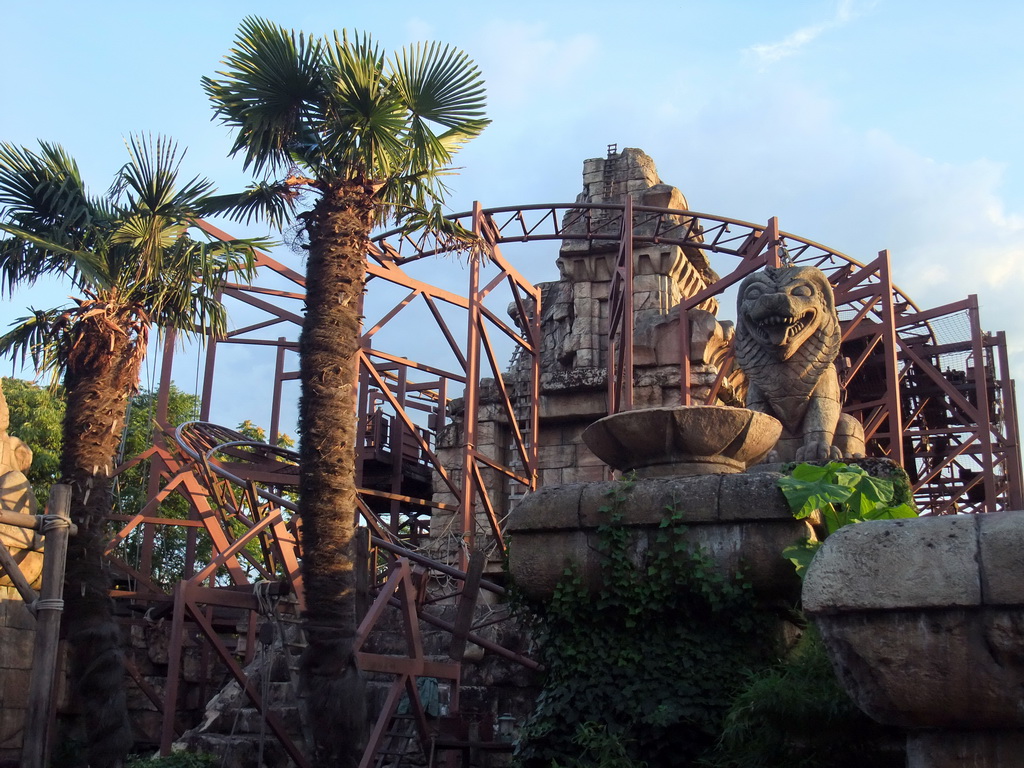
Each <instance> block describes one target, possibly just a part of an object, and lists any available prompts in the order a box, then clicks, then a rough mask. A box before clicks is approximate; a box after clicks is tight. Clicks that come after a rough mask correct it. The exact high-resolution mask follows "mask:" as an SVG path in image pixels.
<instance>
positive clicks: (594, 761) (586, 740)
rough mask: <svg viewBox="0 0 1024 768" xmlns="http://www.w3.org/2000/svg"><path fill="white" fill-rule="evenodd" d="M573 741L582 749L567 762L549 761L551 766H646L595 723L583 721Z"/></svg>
mask: <svg viewBox="0 0 1024 768" xmlns="http://www.w3.org/2000/svg"><path fill="white" fill-rule="evenodd" d="M573 742H574V743H575V744H576V745H577V746H579V747H580V749H582V750H583V751H582V752H581V753H580V755H579V757H572V758H570V759H569V760H568V761H567V762H565V763H564V764H563V763H559V762H558V761H557V760H553V761H552V762H551V766H552V768H591V767H593V768H646V766H647V763H645V762H643V761H638V760H636V759H634V758H632V757H630V756H629V752H628V751H627V750H626V745H625V744H624V743H623V741H622V739H621V738H620V737H618V736H616V735H615V734H612V733H609V732H608V729H607V728H606V727H605V726H603V725H598V724H597V723H584V724H583V725H581V726H580V727H579V729H578V730H577V731H576V736H575V737H574V738H573Z"/></svg>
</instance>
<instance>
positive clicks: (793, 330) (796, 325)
mask: <svg viewBox="0 0 1024 768" xmlns="http://www.w3.org/2000/svg"><path fill="white" fill-rule="evenodd" d="M817 316H818V313H817V312H816V311H815V310H813V309H808V310H807V311H806V312H804V313H803V314H802V315H800V316H799V317H794V316H792V315H775V314H773V315H768V316H767V317H763V318H760V319H758V320H753V322H752V326H753V329H754V333H756V334H757V335H758V337H759V338H760V340H761V342H762V343H763V344H773V345H775V346H777V347H783V346H786V345H789V344H793V343H794V342H799V341H800V340H802V339H803V338H804V335H805V331H808V330H813V329H812V326H813V325H814V323H815V321H816V320H817Z"/></svg>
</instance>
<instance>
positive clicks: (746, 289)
mask: <svg viewBox="0 0 1024 768" xmlns="http://www.w3.org/2000/svg"><path fill="white" fill-rule="evenodd" d="M840 339H841V332H840V328H839V317H838V315H837V314H836V306H835V298H834V296H833V295H832V286H831V285H829V282H828V278H827V277H826V276H825V273H824V272H822V271H821V270H820V269H816V268H814V267H785V268H779V269H775V268H772V267H768V268H767V269H765V270H764V271H763V272H757V273H755V274H753V275H750V276H748V277H747V278H746V279H745V280H744V281H743V282H742V283H741V284H740V291H739V298H738V307H737V324H736V361H737V363H738V364H739V366H740V368H741V369H742V370H743V372H744V373H745V374H746V376H747V381H748V389H747V407H748V408H750V409H751V410H755V411H761V412H763V413H768V414H771V415H772V416H774V417H775V418H777V419H778V420H779V421H781V422H782V427H783V431H782V437H780V438H779V442H778V444H777V445H776V446H775V450H774V451H773V452H772V453H771V454H770V455H769V457H768V460H769V461H824V460H827V459H839V458H852V457H855V456H862V455H863V454H864V431H863V429H862V428H861V426H860V423H859V422H857V420H856V419H854V418H853V417H851V416H849V415H847V414H844V413H843V412H842V405H841V400H840V390H839V376H838V374H837V373H836V367H835V359H836V357H837V356H838V354H839V342H840Z"/></svg>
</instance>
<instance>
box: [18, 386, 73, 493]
mask: <svg viewBox="0 0 1024 768" xmlns="http://www.w3.org/2000/svg"><path fill="white" fill-rule="evenodd" d="M3 388H4V397H5V398H6V399H7V408H8V411H9V412H10V418H11V426H10V428H9V429H8V430H7V431H8V433H9V434H11V435H13V436H14V437H17V438H20V439H21V440H23V441H24V442H25V444H26V445H27V446H28V447H29V448H31V449H32V466H31V467H29V470H28V472H26V473H25V474H26V475H27V477H28V480H29V482H30V483H31V484H32V490H33V491H34V492H35V494H36V499H37V500H38V501H39V508H40V509H43V508H45V506H46V500H47V499H48V498H50V486H51V485H53V484H54V483H56V482H57V481H58V480H59V479H60V454H61V446H62V445H63V437H62V432H61V425H62V423H63V421H64V397H63V393H62V392H61V389H60V388H59V387H57V388H48V387H40V386H38V385H36V384H33V383H32V382H29V381H23V380H22V379H15V378H4V379H3Z"/></svg>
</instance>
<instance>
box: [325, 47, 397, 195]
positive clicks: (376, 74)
mask: <svg viewBox="0 0 1024 768" xmlns="http://www.w3.org/2000/svg"><path fill="white" fill-rule="evenodd" d="M325 58H326V63H325V70H324V82H325V114H326V117H327V118H328V119H327V120H326V121H325V123H324V127H323V150H324V157H325V165H326V166H327V169H328V171H329V172H331V173H332V175H336V176H340V177H342V178H349V179H368V178H380V177H384V176H389V175H393V174H394V173H396V172H399V171H400V169H401V168H402V165H403V161H404V157H405V155H406V147H405V143H404V141H403V139H404V136H405V132H406V129H407V126H408V109H407V108H406V106H405V105H404V104H402V101H401V99H400V98H399V94H398V93H397V92H396V91H395V90H394V88H392V87H391V84H390V77H389V75H388V74H387V73H386V72H385V70H384V57H383V54H382V53H381V51H380V48H379V47H378V46H377V45H376V44H375V43H374V42H373V41H372V40H371V38H370V37H369V35H365V34H363V35H360V34H358V33H353V36H352V37H351V38H350V37H349V35H348V33H347V32H343V33H342V34H341V35H339V34H338V33H337V32H335V34H334V40H333V44H332V45H329V46H326V56H325Z"/></svg>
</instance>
